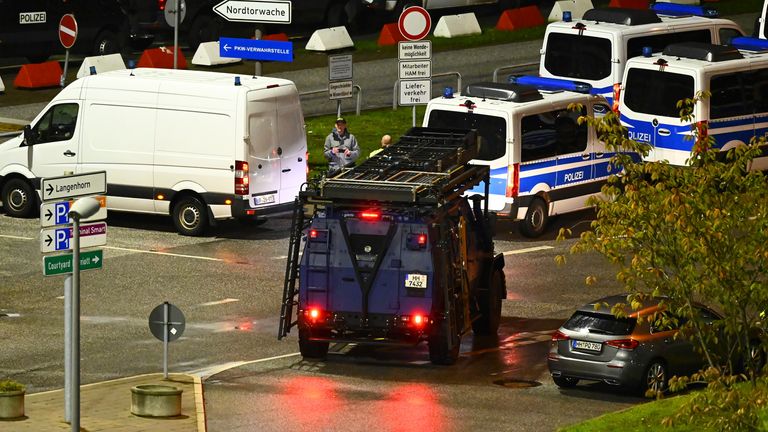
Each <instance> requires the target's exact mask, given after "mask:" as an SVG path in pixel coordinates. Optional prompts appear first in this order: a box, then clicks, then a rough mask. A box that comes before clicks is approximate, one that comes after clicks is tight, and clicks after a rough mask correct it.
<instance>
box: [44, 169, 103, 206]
mask: <svg viewBox="0 0 768 432" xmlns="http://www.w3.org/2000/svg"><path fill="white" fill-rule="evenodd" d="M40 192H41V193H42V195H43V201H51V200H56V199H59V198H74V197H79V196H86V195H100V194H105V193H107V172H106V171H100V172H93V173H85V174H77V175H71V176H63V177H48V178H44V179H43V180H42V182H41V185H40Z"/></svg>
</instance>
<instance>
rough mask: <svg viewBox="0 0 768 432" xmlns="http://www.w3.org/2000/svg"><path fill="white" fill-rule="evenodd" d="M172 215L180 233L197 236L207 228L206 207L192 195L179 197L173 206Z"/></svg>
mask: <svg viewBox="0 0 768 432" xmlns="http://www.w3.org/2000/svg"><path fill="white" fill-rule="evenodd" d="M172 217H173V224H174V225H175V226H176V231H178V232H179V234H181V235H186V236H199V235H202V234H203V232H205V230H206V229H207V228H208V208H207V207H206V205H205V204H203V202H201V201H200V200H199V199H197V198H195V197H193V196H187V197H184V198H181V199H180V200H179V201H178V202H177V203H176V205H174V206H173V214H172Z"/></svg>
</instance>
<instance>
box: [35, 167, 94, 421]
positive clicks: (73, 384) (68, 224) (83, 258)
mask: <svg viewBox="0 0 768 432" xmlns="http://www.w3.org/2000/svg"><path fill="white" fill-rule="evenodd" d="M40 191H41V194H42V200H43V203H42V205H41V206H40V226H41V227H42V228H43V229H41V230H40V251H41V252H42V253H50V252H57V251H69V250H71V251H72V253H71V254H69V253H68V254H60V255H49V256H44V257H43V275H44V276H56V275H62V274H63V275H66V276H65V278H64V406H65V414H64V418H65V420H66V421H68V422H70V424H71V426H72V430H73V431H79V430H80V270H81V269H82V270H88V269H98V268H101V266H102V263H103V254H102V251H101V250H95V251H88V252H85V253H83V254H82V255H81V254H80V246H81V242H80V236H81V235H83V236H84V238H86V239H87V238H89V237H91V239H90V240H85V242H84V245H85V246H95V245H103V244H106V231H107V224H106V223H103V222H101V223H94V224H86V225H83V226H81V225H80V222H81V221H92V220H97V218H99V217H101V218H103V217H105V216H106V198H105V197H104V196H103V194H106V192H107V173H106V172H105V171H100V172H94V173H85V174H78V175H69V176H62V177H49V178H44V179H42V180H41V187H40ZM89 195H98V196H97V197H96V198H91V197H88V198H81V199H78V200H76V201H72V200H71V198H76V197H86V196H89Z"/></svg>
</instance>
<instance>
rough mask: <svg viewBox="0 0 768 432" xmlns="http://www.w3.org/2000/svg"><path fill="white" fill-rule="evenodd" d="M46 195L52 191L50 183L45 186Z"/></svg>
mask: <svg viewBox="0 0 768 432" xmlns="http://www.w3.org/2000/svg"><path fill="white" fill-rule="evenodd" d="M45 193H46V195H50V194H52V193H53V186H52V185H51V184H48V187H47V188H45Z"/></svg>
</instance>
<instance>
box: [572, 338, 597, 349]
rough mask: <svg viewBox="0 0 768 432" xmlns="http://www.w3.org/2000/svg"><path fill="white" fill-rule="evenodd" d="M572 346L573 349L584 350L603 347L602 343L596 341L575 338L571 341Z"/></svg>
mask: <svg viewBox="0 0 768 432" xmlns="http://www.w3.org/2000/svg"><path fill="white" fill-rule="evenodd" d="M573 347H574V348H575V349H580V350H585V351H600V350H601V349H602V348H603V344H601V343H598V342H587V341H580V340H575V341H573Z"/></svg>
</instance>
